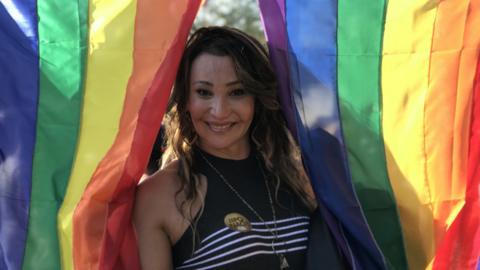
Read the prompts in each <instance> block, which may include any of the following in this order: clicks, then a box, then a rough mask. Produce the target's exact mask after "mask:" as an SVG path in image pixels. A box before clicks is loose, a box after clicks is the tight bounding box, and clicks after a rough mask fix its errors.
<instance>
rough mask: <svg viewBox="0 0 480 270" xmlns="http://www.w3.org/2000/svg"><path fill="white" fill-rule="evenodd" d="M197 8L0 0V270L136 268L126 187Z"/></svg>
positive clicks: (164, 1) (181, 1)
mask: <svg viewBox="0 0 480 270" xmlns="http://www.w3.org/2000/svg"><path fill="white" fill-rule="evenodd" d="M199 5H200V0H198V1H197V0H189V1H187V0H177V1H169V0H150V1H149V0H104V1H87V0H80V1H47V0H38V1H35V0H1V1H0V71H1V72H0V89H1V90H0V241H1V245H0V269H2V270H3V269H48V270H51V269H122V268H123V269H138V256H137V253H136V252H132V253H128V252H131V251H132V250H133V251H135V249H136V245H135V238H134V236H133V230H132V226H131V224H130V222H129V217H130V212H131V208H132V203H133V199H134V192H135V186H136V184H137V182H138V179H139V178H140V176H141V175H142V173H143V170H144V167H145V166H144V165H145V164H146V162H147V160H148V158H149V155H150V150H151V145H152V144H153V141H154V140H155V137H156V134H157V131H158V128H159V127H160V121H161V119H162V116H163V113H164V111H165V109H166V108H165V107H166V102H167V100H168V96H169V93H170V89H171V86H172V84H173V81H174V78H175V74H176V68H177V65H178V62H179V60H180V57H181V54H182V52H183V47H184V44H185V41H186V38H187V36H188V33H189V31H190V28H191V25H192V23H193V19H194V18H195V15H196V13H197V10H198V8H199ZM126 252H127V253H126Z"/></svg>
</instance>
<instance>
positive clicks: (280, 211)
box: [172, 148, 310, 270]
mask: <svg viewBox="0 0 480 270" xmlns="http://www.w3.org/2000/svg"><path fill="white" fill-rule="evenodd" d="M200 151H201V150H200V149H198V148H197V149H195V152H194V166H193V170H194V171H195V172H197V173H201V174H203V175H205V176H206V177H207V183H208V187H207V194H206V197H205V206H204V210H203V213H202V214H201V215H200V216H198V217H197V225H196V229H195V232H196V233H195V234H194V233H193V229H192V228H189V229H187V230H186V231H185V233H184V234H183V235H182V236H181V238H180V239H179V240H178V241H177V243H175V245H174V246H173V248H172V256H173V262H174V266H175V269H182V270H192V269H197V270H199V269H205V270H206V269H229V270H237V269H280V263H281V262H280V261H281V260H280V258H279V255H278V254H282V256H284V257H285V259H286V261H287V262H288V265H289V268H288V269H290V270H297V269H304V264H305V254H306V250H307V243H308V229H309V222H310V217H309V211H308V209H307V208H306V207H305V206H304V205H303V204H302V203H301V202H300V200H299V199H298V198H296V196H295V195H294V194H293V193H292V192H291V191H289V190H288V189H287V188H286V187H285V186H284V185H281V186H280V188H279V191H278V202H275V195H274V194H275V188H274V185H273V184H272V183H270V185H269V187H270V190H271V192H272V199H273V201H274V207H275V212H276V213H275V214H276V220H274V218H273V215H272V210H271V205H270V202H269V198H268V193H267V188H266V186H265V181H264V178H263V173H262V169H261V168H260V164H259V161H258V160H257V158H256V156H255V155H256V153H255V151H251V153H250V155H249V157H248V158H246V159H243V160H229V159H223V158H219V157H216V156H213V155H210V154H208V153H206V152H203V151H202V152H201V154H203V156H204V157H205V158H206V159H208V161H209V162H210V163H211V164H212V165H213V166H214V167H215V168H216V169H217V170H218V171H219V172H220V173H221V174H222V175H223V176H224V177H225V179H227V181H228V182H229V183H230V184H231V185H232V186H233V187H234V188H235V190H237V191H238V193H239V194H240V195H241V196H242V197H243V198H244V199H245V200H246V201H247V202H248V203H249V204H250V205H251V206H252V207H253V208H254V209H255V211H256V212H257V213H258V214H259V215H260V216H261V217H262V219H263V221H262V220H260V219H259V218H258V217H257V216H256V215H255V214H254V213H253V211H252V210H251V209H249V208H248V206H246V205H245V203H243V202H242V200H241V199H240V198H238V196H236V195H235V193H234V192H232V190H231V189H230V188H229V187H228V186H227V185H226V184H225V183H224V182H223V180H222V178H221V177H220V176H219V175H218V173H217V172H216V171H215V170H214V169H212V168H211V167H210V165H209V164H208V163H207V162H206V161H205V160H204V159H203V158H202V156H201V154H200ZM265 174H267V172H266V171H265ZM267 177H269V176H268V175H267ZM231 213H238V214H241V215H242V216H243V217H245V218H246V219H248V221H249V223H250V228H249V230H248V231H239V230H234V229H231V228H230V227H228V226H226V224H225V216H227V215H228V214H231ZM275 223H276V224H275ZM272 230H274V231H275V232H276V235H277V236H276V237H275V236H274V235H273V234H272ZM194 235H195V236H194ZM194 238H195V241H194ZM194 242H195V244H194ZM272 246H273V248H272ZM274 250H275V251H274Z"/></svg>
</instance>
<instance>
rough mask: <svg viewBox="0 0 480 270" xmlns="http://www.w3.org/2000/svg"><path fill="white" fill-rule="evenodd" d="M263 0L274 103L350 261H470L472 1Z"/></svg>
mask: <svg viewBox="0 0 480 270" xmlns="http://www.w3.org/2000/svg"><path fill="white" fill-rule="evenodd" d="M259 4H260V9H261V13H262V19H263V23H264V26H265V30H266V34H267V39H268V45H269V49H270V52H271V57H272V61H273V63H274V65H275V68H276V72H277V75H278V77H279V79H280V90H281V101H282V106H283V109H284V111H285V112H287V120H288V122H289V125H290V128H291V129H292V130H294V133H295V134H296V136H297V139H298V141H299V143H300V145H301V148H302V153H303V156H304V161H305V166H306V168H307V171H308V173H309V175H310V177H311V179H312V185H313V187H314V190H315V193H316V195H317V199H318V201H319V203H320V206H321V209H320V210H321V211H322V212H324V213H325V214H324V216H326V217H327V218H328V221H329V224H330V227H331V229H332V231H333V232H334V236H335V237H336V239H337V240H338V241H339V243H340V244H341V245H340V246H341V247H342V250H343V251H344V254H346V257H347V259H348V260H349V261H350V263H351V265H352V266H354V267H355V268H356V269H384V268H389V269H475V268H476V265H477V264H476V262H477V260H478V258H479V255H480V203H479V184H480V160H479V158H480V143H479V140H480V119H479V118H480V65H479V61H480V58H479V54H480V52H479V51H480V31H479V30H478V29H479V26H480V1H478V0H472V1H469V0H462V1H428V0H416V1H402V0H390V1H363V0H350V1H346V0H339V1H330V0H305V1H296V0H286V1H285V0H284V1H282V0H260V1H259ZM339 160H341V161H343V162H341V163H340V164H339V162H338V161H339Z"/></svg>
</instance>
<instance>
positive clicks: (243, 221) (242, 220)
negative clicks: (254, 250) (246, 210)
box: [223, 213, 252, 232]
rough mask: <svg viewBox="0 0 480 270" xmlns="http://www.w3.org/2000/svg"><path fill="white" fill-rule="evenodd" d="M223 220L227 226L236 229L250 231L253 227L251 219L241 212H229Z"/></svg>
mask: <svg viewBox="0 0 480 270" xmlns="http://www.w3.org/2000/svg"><path fill="white" fill-rule="evenodd" d="M223 221H224V222H225V225H226V226H227V227H229V228H230V229H232V230H235V231H239V232H249V231H250V230H251V229H252V225H251V224H250V221H248V219H247V218H246V217H244V216H242V215H241V214H239V213H230V214H227V215H226V216H225V218H224V219H223Z"/></svg>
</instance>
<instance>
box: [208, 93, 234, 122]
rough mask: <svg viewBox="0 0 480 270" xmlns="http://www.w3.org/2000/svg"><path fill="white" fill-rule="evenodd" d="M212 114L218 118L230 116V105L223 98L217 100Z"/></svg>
mask: <svg viewBox="0 0 480 270" xmlns="http://www.w3.org/2000/svg"><path fill="white" fill-rule="evenodd" d="M211 113H212V115H213V116H215V117H216V118H225V117H227V116H228V115H229V114H230V105H229V104H228V101H227V100H225V99H224V98H223V97H218V98H215V99H214V100H213V102H212V107H211Z"/></svg>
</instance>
